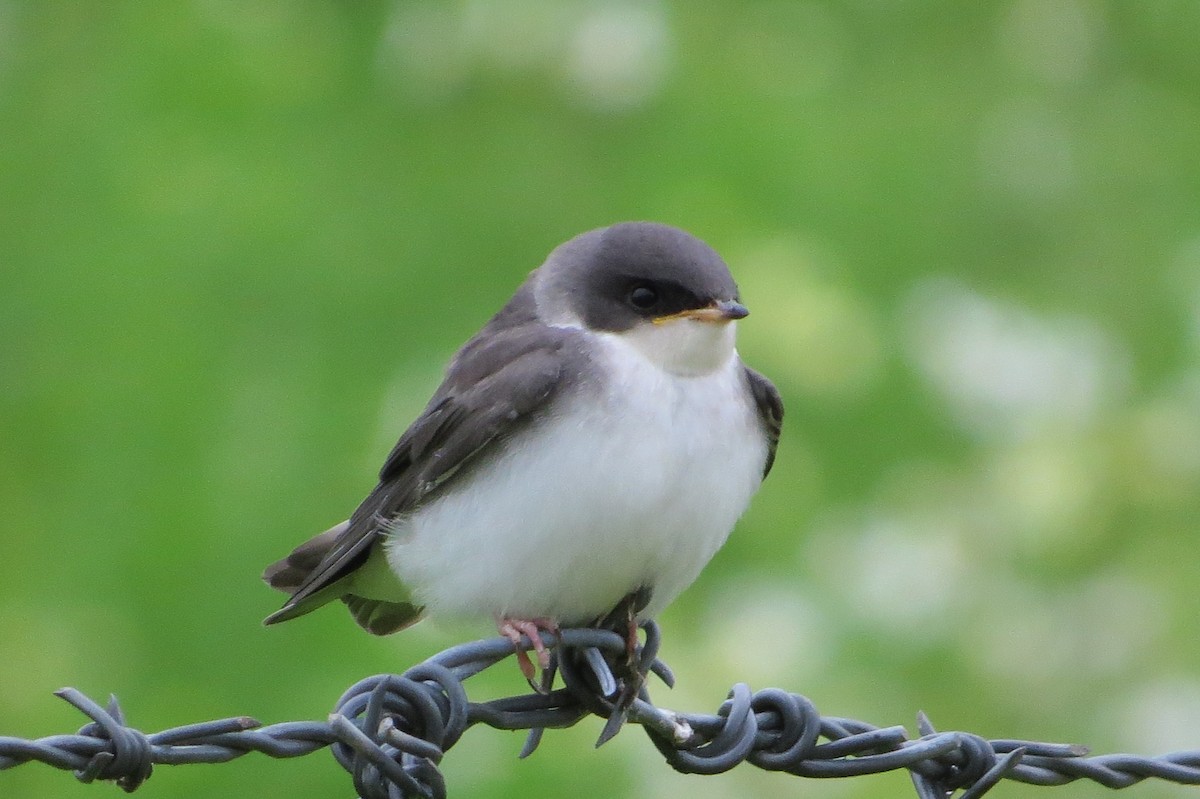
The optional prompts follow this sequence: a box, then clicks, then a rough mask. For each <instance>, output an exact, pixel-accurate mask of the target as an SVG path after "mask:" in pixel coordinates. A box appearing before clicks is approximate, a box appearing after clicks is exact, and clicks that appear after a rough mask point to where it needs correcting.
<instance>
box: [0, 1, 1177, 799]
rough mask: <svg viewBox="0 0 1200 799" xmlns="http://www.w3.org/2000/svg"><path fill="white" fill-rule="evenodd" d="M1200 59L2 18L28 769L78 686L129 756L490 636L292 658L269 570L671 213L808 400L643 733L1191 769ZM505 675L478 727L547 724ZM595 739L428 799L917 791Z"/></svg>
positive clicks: (827, 17) (921, 16) (460, 754)
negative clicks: (1055, 755)
mask: <svg viewBox="0 0 1200 799" xmlns="http://www.w3.org/2000/svg"><path fill="white" fill-rule="evenodd" d="M1198 39H1200V6H1197V5H1195V4H1191V3H1179V2H1174V3H1172V2H1158V1H1157V0H1152V1H1151V2H1145V3H1116V2H1104V0H1015V2H1003V3H961V2H951V1H950V0H930V1H929V2H924V3H911V2H910V3H864V2H854V1H853V0H844V1H843V2H803V3H788V2H764V3H749V4H744V3H730V2H722V3H709V4H705V5H703V7H700V6H699V5H698V4H686V3H681V2H676V3H669V4H659V3H648V4H641V3H624V2H614V3H602V4H582V3H564V4H558V3H552V2H547V1H546V0H540V1H539V0H524V2H522V1H520V0H488V1H485V2H472V3H435V2H432V1H431V0H426V1H425V2H404V3H385V2H372V3H368V2H364V3H332V2H324V3H323V2H305V3H291V4H267V3H254V2H252V3H233V2H226V1H225V0H203V1H200V0H197V2H182V3H166V4H133V3H128V4H126V3H99V4H84V3H79V4H71V3H55V4H41V3H20V2H11V1H8V2H0V219H3V222H2V223H0V536H2V539H0V540H2V541H3V543H4V553H5V555H4V557H2V558H0V652H3V653H4V657H3V662H2V663H0V733H4V734H15V735H23V736H35V735H42V734H50V733H54V732H65V731H67V730H68V729H72V728H73V727H74V726H75V725H76V724H78V723H81V722H80V721H79V720H78V719H77V718H75V717H74V716H73V715H72V714H71V713H70V712H69V711H68V710H67V709H66V707H65V706H62V707H59V706H58V705H57V704H56V703H55V702H54V701H53V700H52V698H51V696H50V691H52V690H53V689H56V688H58V687H60V686H62V685H75V686H77V687H79V688H81V689H82V690H84V691H86V692H89V693H91V694H93V695H98V696H103V695H104V694H105V693H106V692H108V691H114V692H116V693H117V694H119V695H120V696H121V697H122V699H123V702H124V705H125V707H126V710H127V713H128V714H129V716H130V721H131V723H133V724H135V725H138V726H140V727H141V728H143V729H147V730H154V729H159V728H162V727H166V726H173V725H175V724H179V723H183V722H186V721H198V720H202V719H207V718H212V717H218V716H226V715H240V714H251V715H255V716H257V717H259V718H262V719H263V720H265V721H268V722H271V721H279V720H289V719H298V718H322V717H323V716H324V714H325V713H327V712H328V709H329V708H330V707H331V706H332V704H333V702H334V700H335V699H336V697H337V696H338V695H339V693H340V692H341V690H342V689H343V688H344V687H345V686H347V685H349V684H350V683H351V682H353V681H354V680H356V679H358V678H359V677H361V676H364V675H367V674H370V673H374V672H379V671H388V670H398V669H402V668H403V667H406V666H408V665H410V664H411V663H414V662H416V661H417V660H419V659H421V658H424V657H426V656H427V655H429V654H431V653H432V652H434V651H437V650H438V649H441V648H443V647H445V646H447V645H450V644H452V643H454V642H456V641H457V640H459V639H460V638H462V637H465V636H467V635H473V636H474V635H480V634H485V633H487V632H488V630H487V628H486V627H483V626H479V627H463V628H457V627H449V626H447V627H442V628H436V627H432V626H431V625H429V624H422V625H420V626H419V627H418V628H417V629H414V630H413V631H410V632H406V633H404V634H403V635H400V636H397V637H395V638H392V639H387V640H382V641H380V640H372V639H369V638H368V637H367V636H365V635H362V634H361V632H360V631H359V630H358V629H357V628H356V627H355V626H354V625H353V624H352V623H350V620H349V619H348V618H347V617H345V615H344V614H342V613H340V612H339V611H336V610H333V609H330V610H328V611H325V612H322V613H319V614H315V615H313V616H312V617H309V618H306V619H304V620H302V621H297V622H294V623H289V624H287V625H284V626H282V627H281V628H278V629H270V630H264V629H262V628H261V627H260V626H259V620H260V619H261V617H263V616H265V615H266V614H267V613H269V612H270V611H271V610H273V609H275V607H277V605H278V602H279V600H280V597H279V596H277V595H275V594H274V593H273V592H271V591H269V590H268V589H267V588H266V587H265V586H263V585H262V584H260V583H259V581H258V573H259V571H260V570H261V568H262V567H263V566H264V565H265V564H266V563H267V562H269V561H270V560H272V559H274V558H276V557H278V556H280V555H281V554H283V553H284V552H286V551H287V550H288V549H289V548H290V547H291V546H293V545H294V544H296V543H298V542H299V541H300V540H302V539H303V538H305V537H307V536H308V535H310V534H313V533H315V532H318V531H320V530H322V529H324V528H325V527H326V526H327V525H329V524H331V523H333V522H335V521H337V520H339V519H341V518H343V517H344V515H345V514H346V513H347V512H348V511H349V510H350V509H351V508H352V507H353V506H354V505H355V504H356V502H357V501H358V499H359V498H360V497H361V496H362V495H363V493H364V492H365V491H366V490H368V489H369V487H370V486H371V484H372V477H373V472H374V470H375V468H376V467H377V466H378V464H379V462H381V460H382V458H383V456H384V454H385V453H386V451H387V449H388V447H389V446H390V444H391V443H392V441H394V439H395V437H396V436H398V435H399V433H400V432H401V431H402V429H403V428H404V426H405V425H406V424H407V422H408V420H409V419H410V418H411V416H412V415H413V414H414V413H415V412H416V411H417V410H418V409H419V408H420V406H421V404H422V403H423V401H424V399H425V397H426V396H427V394H428V392H429V391H430V390H431V389H432V387H433V385H434V384H435V383H436V380H437V375H438V370H439V368H440V366H441V364H443V363H444V362H445V359H446V358H447V356H448V355H449V353H451V352H452V351H453V349H454V348H455V347H456V346H457V345H458V344H459V343H460V342H461V341H462V340H464V339H465V338H466V337H467V336H468V335H469V334H470V333H472V332H473V331H474V330H475V329H476V328H477V327H478V326H479V325H481V324H482V323H483V321H484V320H485V319H486V318H487V316H488V314H489V313H490V312H491V311H493V310H495V309H496V308H497V307H498V306H499V305H500V303H501V302H502V301H503V300H504V299H505V298H506V297H507V296H508V295H509V293H510V292H511V291H512V289H513V288H514V287H515V286H516V285H517V283H518V282H519V281H520V280H521V279H522V277H523V276H524V274H525V273H526V272H527V271H528V270H529V269H531V268H533V267H535V266H537V264H538V263H540V260H541V259H542V257H543V256H544V255H545V254H546V253H547V252H548V251H549V250H550V248H551V247H553V246H554V245H555V244H557V243H558V242H560V241H562V240H564V239H566V238H568V237H569V236H571V235H573V234H575V233H577V232H580V231H582V230H585V229H588V228H591V227H596V226H599V225H603V224H607V223H610V222H613V221H617V220H621V219H634V218H644V219H656V220H661V221H665V222H670V223H673V224H677V225H680V226H682V227H684V228H687V229H689V230H691V231H693V232H695V233H696V234H698V235H700V236H701V237H703V238H705V239H706V240H707V241H709V242H710V243H711V244H712V245H713V246H715V247H716V248H717V249H718V250H719V251H720V252H722V253H723V254H724V255H725V256H726V258H727V260H728V261H729V262H730V264H731V266H732V267H733V270H734V272H735V275H736V276H737V277H738V278H739V281H740V282H741V285H742V288H743V294H744V297H745V300H746V302H747V304H748V305H749V307H750V308H751V310H752V315H751V316H750V318H749V319H747V320H746V321H745V322H744V323H742V325H741V330H742V352H743V355H744V356H745V358H746V359H747V360H748V361H749V362H750V363H752V364H755V365H757V366H759V367H760V368H761V369H763V370H764V371H765V372H767V373H768V374H770V375H771V376H772V377H773V378H774V379H775V380H776V381H777V382H778V384H779V385H780V386H781V388H782V389H783V390H784V392H785V399H786V401H787V404H788V408H789V416H788V420H787V425H786V428H785V439H784V442H783V445H782V447H781V451H780V455H779V459H778V462H777V465H776V471H775V472H774V473H773V474H772V476H771V479H770V480H769V481H768V483H767V484H766V486H765V487H764V489H763V491H762V492H761V494H760V495H759V497H758V499H757V500H756V503H755V505H754V507H753V508H752V510H751V511H750V513H749V514H748V515H747V517H746V519H745V520H744V521H743V523H742V524H741V525H740V526H739V529H738V530H737V531H736V532H735V534H734V537H733V538H732V539H731V542H730V544H729V545H728V546H727V548H726V549H725V550H724V551H723V552H722V553H721V554H720V555H719V556H718V558H717V560H716V561H715V562H714V563H713V564H712V566H711V567H710V568H709V569H708V570H707V571H706V573H705V574H704V576H703V577H702V578H701V581H700V582H699V583H698V584H697V585H696V586H695V587H694V588H693V589H692V590H690V591H689V592H687V593H686V594H685V595H684V596H683V597H682V598H681V599H680V600H679V601H678V602H677V603H676V605H675V606H674V607H672V608H671V609H670V610H669V611H668V612H667V614H666V616H665V617H664V619H663V623H664V628H665V633H666V636H667V639H666V651H665V656H666V659H667V660H668V661H669V662H671V663H672V664H673V665H674V666H675V667H676V669H677V670H678V672H679V675H680V687H679V688H678V689H677V690H676V691H675V692H673V693H667V692H666V691H665V690H660V691H658V692H657V693H656V696H657V698H658V700H659V701H660V703H663V704H667V705H673V706H678V707H680V708H685V709H711V708H715V707H716V705H717V704H718V703H719V701H720V699H721V698H722V697H723V695H724V691H725V687H726V686H728V684H730V683H731V682H733V681H734V680H740V679H746V680H749V681H750V682H751V684H752V685H753V686H754V687H756V688H757V687H764V686H766V685H768V684H776V685H780V686H781V687H786V688H788V689H790V690H796V691H801V692H803V693H806V694H807V695H809V696H811V697H812V698H813V700H814V701H816V702H817V704H818V706H819V707H821V708H822V709H823V710H824V711H825V712H827V713H837V714H842V715H853V716H858V717H863V718H866V719H871V720H875V721H877V722H879V723H882V724H892V723H903V722H908V721H910V719H911V718H912V714H913V713H914V712H915V711H916V710H917V709H918V708H923V709H925V710H927V711H929V712H930V713H931V715H932V717H933V719H934V720H935V722H937V723H939V724H940V725H942V726H944V727H946V728H964V729H969V730H972V731H976V732H980V733H982V734H985V735H995V736H1015V737H1032V738H1037V737H1044V738H1052V739H1066V740H1071V741H1080V742H1086V743H1090V744H1094V745H1095V746H1096V747H1097V748H1098V749H1101V750H1113V749H1133V750H1137V751H1139V752H1142V753H1146V754H1150V753H1156V752H1158V751H1165V750H1168V749H1184V748H1197V747H1200V726H1198V725H1197V724H1196V719H1197V718H1200V643H1198V641H1200V639H1198V638H1197V636H1196V635H1195V627H1196V624H1195V620H1196V618H1197V616H1198V613H1200V594H1197V592H1196V590H1195V586H1196V585H1197V584H1200V558H1197V557H1196V536H1197V527H1198V523H1200V499H1198V498H1200V357H1198V355H1200V225H1198V223H1197V218H1198V217H1197V209H1198V208H1200V158H1198V156H1197V153H1200V95H1198V93H1197V89H1196V87H1197V86H1198V85H1200V59H1198V58H1197V56H1196V45H1195V43H1196V41H1197V40H1198ZM532 578H533V577H532V576H531V579H532ZM500 671H502V672H504V673H500V674H496V675H488V677H486V678H485V679H484V680H483V683H484V684H483V685H482V686H481V691H482V692H483V693H488V692H491V693H493V694H500V693H511V692H515V691H518V690H520V689H521V687H522V685H521V682H520V680H519V677H518V675H517V670H516V669H515V668H513V669H511V671H508V670H504V669H501V670H500ZM1156 725H1157V726H1156ZM583 727H584V729H581V730H573V731H568V732H562V733H551V734H549V735H548V736H547V740H546V742H545V745H544V747H543V750H542V751H541V752H539V753H538V754H537V755H536V756H535V757H534V758H532V759H531V760H527V761H522V762H518V761H517V760H516V759H515V754H516V752H517V751H518V749H519V746H520V739H519V737H517V736H507V735H504V734H502V733H495V732H487V731H482V730H481V731H475V732H472V733H470V734H469V735H468V736H467V738H466V740H465V741H464V742H463V743H461V744H460V746H459V748H458V749H456V750H455V751H454V752H453V753H452V754H451V756H450V757H449V759H448V760H447V763H446V771H447V776H448V781H449V785H450V789H451V794H452V795H454V796H467V795H471V796H505V795H518V794H520V795H539V794H553V793H561V792H563V791H564V790H566V791H575V792H584V793H589V794H590V793H591V792H593V791H594V790H595V788H596V786H604V790H605V792H606V794H608V795H621V796H646V795H650V796H659V795H663V796H668V795H679V794H681V793H682V792H683V791H688V792H691V793H693V794H696V793H699V794H701V795H704V796H714V797H715V796H725V795H729V796H744V795H747V794H755V795H761V796H768V797H769V796H795V795H798V794H799V793H800V792H802V791H803V792H804V793H805V795H810V796H839V797H846V796H856V797H857V796H864V797H866V796H877V795H902V794H903V792H905V791H908V790H909V788H908V787H907V782H906V780H905V779H904V778H903V777H902V776H894V777H892V778H872V779H867V780H858V781H852V783H851V784H839V785H834V784H807V785H803V786H801V785H798V784H797V783H796V780H795V779H794V778H790V777H786V776H780V775H764V774H759V773H752V771H751V770H750V769H747V770H746V771H745V773H740V772H739V773H737V774H734V775H729V776H723V777H715V778H706V779H700V778H683V777H678V776H676V775H674V774H671V773H669V772H668V770H667V769H666V767H665V766H664V765H663V764H662V763H661V761H660V760H659V759H658V758H657V757H656V756H655V755H654V753H653V751H652V750H651V748H650V747H649V746H648V745H647V744H646V743H645V742H644V741H643V740H641V739H640V737H639V736H638V734H637V733H635V732H626V733H625V734H624V735H622V736H619V737H618V739H617V740H616V741H614V742H613V744H611V745H610V746H608V747H606V748H604V749H602V750H600V751H599V752H594V751H592V750H591V748H590V743H591V740H592V739H593V738H594V736H595V735H596V734H597V732H598V730H599V725H598V724H585V725H583ZM106 790H108V789H106V788H101V787H96V786H81V785H76V784H75V783H74V782H73V781H72V780H71V778H70V777H69V775H66V774H61V773H57V772H54V771H52V770H50V769H48V768H45V767H40V766H36V765H31V766H25V767H23V768H21V769H18V770H15V771H12V772H6V773H3V774H0V791H2V792H3V793H4V794H5V795H11V796H22V797H49V796H85V795H86V796H92V795H95V794H100V793H104V792H105V791H106ZM1032 790H1034V789H1028V788H1014V787H1009V788H1007V789H1005V788H1000V789H999V790H998V791H997V795H999V796H1016V795H1027V794H1029V793H1030V792H1031V791H1032ZM1100 790H1101V789H1098V788H1077V787H1073V788H1069V789H1055V795H1056V796H1059V797H1062V796H1068V797H1069V796H1095V795H1098V794H1099V792H1100ZM280 791H285V792H286V794H287V795H288V796H293V797H307V796H311V797H327V796H349V795H350V793H351V791H352V789H351V788H350V784H349V781H348V779H347V778H346V776H345V775H344V774H343V773H342V772H341V771H340V769H338V768H337V767H336V766H335V765H334V764H333V763H332V761H331V760H327V759H325V758H323V757H320V756H317V757H309V758H306V759H304V760H303V761H292V762H288V763H280V762H273V761H268V760H266V759H264V758H250V759H244V760H242V761H239V762H238V763H235V764H230V765H223V766H221V767H219V768H218V767H211V768H201V767H189V768H186V769H168V768H161V769H160V770H159V772H158V773H157V774H156V775H155V777H154V778H153V779H152V780H151V782H150V783H149V784H148V785H147V786H146V787H145V788H143V792H144V794H145V795H146V796H152V797H161V798H166V797H175V796H189V797H193V796H227V795H235V796H264V795H274V794H276V793H278V792H280ZM1018 791H1019V792H1020V793H1019V794H1018ZM1133 791H1134V792H1135V793H1136V795H1137V796H1140V797H1152V796H1167V795H1180V796H1182V795H1184V794H1183V793H1182V792H1176V793H1173V792H1172V791H1171V789H1155V788H1151V787H1147V786H1143V787H1139V788H1135V789H1133ZM1187 795H1191V794H1190V793H1189V794H1187Z"/></svg>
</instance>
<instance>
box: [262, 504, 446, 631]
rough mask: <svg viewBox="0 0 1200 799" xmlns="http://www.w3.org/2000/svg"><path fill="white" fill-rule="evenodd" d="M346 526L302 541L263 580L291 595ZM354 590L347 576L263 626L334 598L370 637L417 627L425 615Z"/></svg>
mask: <svg viewBox="0 0 1200 799" xmlns="http://www.w3.org/2000/svg"><path fill="white" fill-rule="evenodd" d="M349 524H350V522H348V521H345V522H342V523H341V524H339V525H336V526H335V527H331V528H330V529H328V530H326V531H325V532H323V533H321V534H320V535H318V536H315V537H313V538H310V539H309V540H308V541H305V542H304V543H303V544H301V545H300V546H298V547H296V548H295V549H294V550H292V552H291V554H289V555H288V556H287V557H286V558H284V559H283V560H278V561H276V562H274V563H272V564H271V565H270V566H268V567H267V568H266V570H265V571H264V572H263V580H265V581H266V582H267V585H269V586H271V587H272V588H276V589H278V590H280V591H283V592H284V593H285V594H294V593H295V592H296V591H297V589H299V588H300V586H301V585H302V584H303V583H304V581H305V580H306V579H307V578H308V575H309V574H310V573H311V572H312V570H313V569H315V568H316V567H317V565H318V564H320V563H321V561H322V560H323V559H324V557H325V555H326V553H328V552H329V551H330V550H331V549H332V548H333V546H334V543H335V542H336V541H337V539H338V536H340V535H341V534H342V533H343V532H345V530H346V528H347V527H348V526H349ZM353 589H354V586H353V576H352V575H347V576H346V577H345V578H343V579H340V580H338V581H336V582H334V583H332V584H330V585H327V586H325V587H324V588H322V589H321V590H319V591H317V592H316V593H314V594H312V595H310V596H306V597H304V599H302V600H300V601H299V602H292V601H289V602H287V603H286V604H285V605H284V606H283V607H282V608H280V609H279V610H277V611H275V612H274V613H272V614H271V615H270V616H267V618H265V619H263V624H278V623H279V622H281V621H288V620H289V619H294V618H297V617H298V616H303V615H304V614H306V613H309V612H311V611H314V610H316V609H317V608H319V607H321V606H322V605H326V604H328V603H330V602H332V601H333V600H335V599H341V600H342V601H343V602H345V603H346V607H348V608H349V609H350V615H352V616H353V617H354V621H355V622H357V623H358V626H360V627H362V628H363V629H364V630H366V631H367V632H369V633H371V634H373V635H390V634H391V633H395V632H399V631H400V630H403V629H404V628H405V627H409V626H411V625H413V624H416V623H417V622H418V621H420V619H421V614H422V613H423V612H424V608H422V607H421V606H419V605H415V604H413V603H412V602H405V601H389V600H383V599H372V598H369V597H363V596H358V595H357V594H354V593H353Z"/></svg>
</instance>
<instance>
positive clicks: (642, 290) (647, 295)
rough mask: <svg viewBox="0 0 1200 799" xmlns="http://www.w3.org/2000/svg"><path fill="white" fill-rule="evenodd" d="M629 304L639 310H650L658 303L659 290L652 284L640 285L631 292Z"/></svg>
mask: <svg viewBox="0 0 1200 799" xmlns="http://www.w3.org/2000/svg"><path fill="white" fill-rule="evenodd" d="M629 304H630V305H632V306H633V307H634V308H636V309H637V310H639V311H648V310H650V309H651V308H653V307H654V306H655V305H658V292H657V291H655V290H654V289H653V288H651V287H650V286H638V287H636V288H634V289H633V290H632V291H630V292H629Z"/></svg>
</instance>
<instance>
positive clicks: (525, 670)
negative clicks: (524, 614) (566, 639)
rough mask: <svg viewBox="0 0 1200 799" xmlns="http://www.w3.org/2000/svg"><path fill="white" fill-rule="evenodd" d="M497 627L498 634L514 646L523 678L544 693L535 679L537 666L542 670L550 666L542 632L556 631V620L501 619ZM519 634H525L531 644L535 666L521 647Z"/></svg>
mask: <svg viewBox="0 0 1200 799" xmlns="http://www.w3.org/2000/svg"><path fill="white" fill-rule="evenodd" d="M497 628H498V629H499V631H500V634H501V635H503V636H504V637H505V638H507V639H508V640H510V641H512V642H513V646H514V647H516V649H517V666H519V667H520V669H521V674H522V675H524V677H525V680H526V681H527V682H528V683H529V684H530V685H531V686H532V687H533V689H534V690H536V691H538V693H545V689H542V688H540V687H539V682H538V680H537V672H538V668H540V669H541V670H542V671H543V672H545V671H546V670H547V669H548V668H550V650H549V649H547V648H546V644H545V642H544V641H542V632H543V631H544V632H548V633H557V632H558V622H556V621H554V620H553V619H501V620H500V621H499V623H498V625H497ZM521 636H527V637H528V638H529V643H531V644H533V651H534V653H535V654H536V655H537V659H538V665H537V667H534V665H533V661H532V660H531V659H530V657H529V653H528V652H527V651H525V650H524V649H522V648H521Z"/></svg>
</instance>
